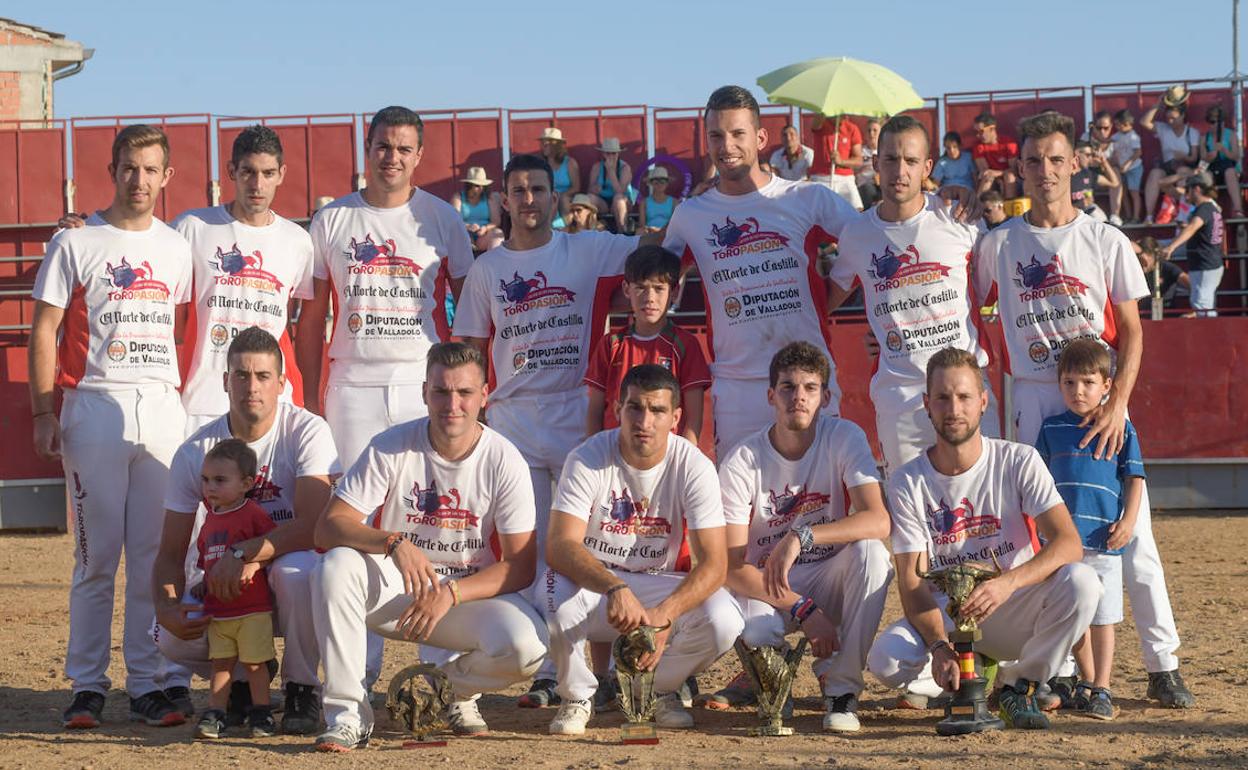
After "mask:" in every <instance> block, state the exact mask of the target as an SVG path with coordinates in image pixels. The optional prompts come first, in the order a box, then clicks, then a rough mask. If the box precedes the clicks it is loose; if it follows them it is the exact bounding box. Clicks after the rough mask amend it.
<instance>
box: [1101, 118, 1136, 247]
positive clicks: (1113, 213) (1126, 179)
mask: <svg viewBox="0 0 1248 770" xmlns="http://www.w3.org/2000/svg"><path fill="white" fill-rule="evenodd" d="M1134 124H1135V116H1134V115H1132V114H1131V111H1130V110H1119V111H1118V112H1117V113H1115V114H1114V128H1116V129H1117V131H1116V132H1115V133H1114V138H1113V139H1111V140H1110V144H1111V146H1112V148H1113V150H1112V155H1111V156H1110V158H1111V160H1112V161H1113V164H1114V168H1115V170H1117V171H1118V174H1119V175H1120V176H1121V177H1122V184H1120V185H1118V188H1117V189H1116V190H1110V193H1109V210H1110V215H1109V223H1110V224H1111V225H1117V226H1121V225H1122V221H1123V220H1122V193H1123V190H1124V189H1125V190H1126V191H1127V192H1129V193H1131V205H1130V207H1129V208H1128V209H1127V219H1129V220H1131V221H1133V222H1138V221H1140V217H1141V214H1140V211H1141V210H1142V209H1141V208H1140V183H1141V182H1143V181H1144V162H1143V160H1141V158H1142V156H1143V149H1142V147H1141V145H1140V135H1139V134H1137V133H1135V128H1134Z"/></svg>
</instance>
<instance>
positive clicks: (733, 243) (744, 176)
mask: <svg viewBox="0 0 1248 770" xmlns="http://www.w3.org/2000/svg"><path fill="white" fill-rule="evenodd" d="M706 141H707V147H708V151H709V153H710V156H711V159H712V161H713V162H714V164H715V169H716V171H717V172H718V174H719V184H718V186H717V187H716V188H714V189H711V190H708V191H707V192H705V193H703V194H702V195H699V196H697V197H694V198H690V199H689V200H687V201H685V202H684V203H682V204H681V205H680V206H677V207H676V212H675V213H674V214H672V220H671V222H669V223H668V225H667V237H666V238H665V239H664V241H663V247H664V248H666V249H668V250H669V251H671V252H673V253H675V254H680V255H681V259H682V261H683V263H684V265H685V267H686V269H688V268H690V267H692V266H694V265H696V266H697V268H698V274H699V275H700V276H701V283H702V291H703V294H705V297H706V320H707V324H708V326H709V328H710V332H711V339H712V342H713V346H712V350H711V374H712V375H713V380H712V382H711V403H712V406H713V410H714V415H715V444H716V446H717V447H718V449H719V451H720V452H721V453H727V451H728V450H729V449H731V448H732V447H733V446H735V445H736V444H737V443H738V442H739V441H741V440H742V439H744V438H745V437H746V436H748V435H749V434H751V433H753V432H755V431H757V430H760V429H762V428H764V427H766V426H767V425H768V424H769V423H770V422H771V411H770V410H769V409H767V408H766V407H765V404H766V397H765V394H766V392H767V362H768V361H769V360H770V359H771V356H772V355H773V354H774V353H775V352H776V351H777V350H779V349H780V348H782V347H784V346H785V345H787V344H788V343H790V342H794V341H797V340H805V341H806V342H809V343H811V344H813V345H815V346H817V347H819V348H820V349H821V350H823V351H825V352H827V353H828V359H829V360H830V361H831V360H832V355H831V352H830V348H829V343H828V328H827V309H828V308H827V284H826V282H825V281H824V279H823V278H821V277H819V274H818V273H817V272H816V271H815V269H814V260H815V257H816V256H817V254H818V249H819V246H820V245H821V244H822V243H824V242H826V241H832V240H835V239H836V238H837V237H839V236H840V233H841V228H843V227H844V226H845V224H846V223H847V222H849V221H851V220H852V219H854V218H856V217H857V216H858V212H857V211H855V210H854V208H853V206H851V205H850V204H849V203H847V202H846V201H845V199H844V198H842V197H840V196H839V195H837V194H836V193H834V192H832V191H831V190H829V189H828V188H827V187H825V186H824V185H820V184H812V183H809V182H790V181H787V180H784V179H781V178H779V177H775V176H770V175H768V174H767V173H765V172H763V171H762V170H761V169H759V167H758V159H759V152H760V151H761V150H762V148H763V147H764V146H765V145H766V144H767V131H766V130H765V129H763V128H762V126H761V123H760V121H759V113H758V102H757V101H756V100H755V99H754V97H753V96H752V95H751V94H750V92H749V91H747V90H746V89H744V88H741V87H740V86H724V87H722V88H719V89H717V90H716V91H715V92H714V93H712V94H711V96H710V99H709V100H708V101H707V105H706ZM828 386H829V388H830V390H831V394H832V396H831V399H830V401H829V403H828V407H827V408H828V410H829V411H830V412H831V413H832V414H837V413H838V412H839V410H840V399H841V390H840V388H839V387H838V386H837V384H836V367H835V364H834V365H833V369H832V379H831V380H830V381H829V382H828Z"/></svg>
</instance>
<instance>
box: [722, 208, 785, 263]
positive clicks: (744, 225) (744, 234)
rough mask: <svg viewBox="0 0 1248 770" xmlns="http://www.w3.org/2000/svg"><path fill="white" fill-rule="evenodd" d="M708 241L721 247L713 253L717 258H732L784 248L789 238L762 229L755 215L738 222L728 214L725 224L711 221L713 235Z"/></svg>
mask: <svg viewBox="0 0 1248 770" xmlns="http://www.w3.org/2000/svg"><path fill="white" fill-rule="evenodd" d="M706 242H707V243H709V244H710V245H711V246H718V247H720V248H719V250H717V251H714V252H712V253H711V256H713V257H714V258H715V259H730V258H732V257H739V256H741V255H742V254H753V253H758V252H764V251H776V250H779V249H782V248H784V247H785V246H787V245H788V243H789V239H788V236H785V235H781V234H780V233H777V232H774V231H771V230H763V229H761V228H760V227H759V224H758V220H757V219H755V218H754V217H746V218H745V220H743V221H742V222H741V223H740V224H738V223H736V222H734V221H732V217H727V216H726V217H724V224H723V225H717V224H715V223H714V222H712V223H711V237H709V238H707V239H706Z"/></svg>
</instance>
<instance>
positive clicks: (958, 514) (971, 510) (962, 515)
mask: <svg viewBox="0 0 1248 770" xmlns="http://www.w3.org/2000/svg"><path fill="white" fill-rule="evenodd" d="M927 515H928V516H929V517H931V519H932V523H933V524H934V525H935V526H936V528H937V529H939V530H940V531H941V532H953V531H954V530H955V528H956V529H961V528H962V527H958V526H957V525H958V523H959V522H965V520H966V519H967V518H969V517H971V516H974V515H975V506H974V505H971V501H970V500H968V499H967V498H965V497H964V498H962V502H961V503H959V504H958V507H957V508H950V507H949V504H948V503H946V502H945V498H943V497H942V498H940V505H939V506H937V507H936V508H930V509H928V511H927ZM962 526H963V527H965V526H966V525H965V524H963V525H962Z"/></svg>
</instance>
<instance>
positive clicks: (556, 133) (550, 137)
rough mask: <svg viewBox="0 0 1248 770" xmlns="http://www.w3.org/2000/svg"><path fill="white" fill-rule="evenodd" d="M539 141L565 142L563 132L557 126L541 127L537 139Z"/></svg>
mask: <svg viewBox="0 0 1248 770" xmlns="http://www.w3.org/2000/svg"><path fill="white" fill-rule="evenodd" d="M538 141H540V142H566V141H567V140H566V139H564V138H563V132H562V131H560V130H559V129H557V128H543V129H542V136H541V138H540V139H538Z"/></svg>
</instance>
